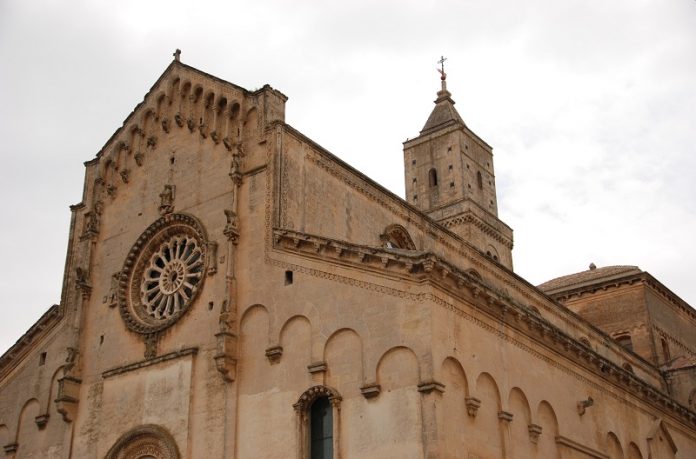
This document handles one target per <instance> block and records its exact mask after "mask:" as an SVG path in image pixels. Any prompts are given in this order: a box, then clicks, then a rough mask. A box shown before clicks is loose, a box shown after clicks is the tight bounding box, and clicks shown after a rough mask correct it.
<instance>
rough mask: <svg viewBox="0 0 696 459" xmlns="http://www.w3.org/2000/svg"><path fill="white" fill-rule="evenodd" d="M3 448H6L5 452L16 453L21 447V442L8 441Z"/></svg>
mask: <svg viewBox="0 0 696 459" xmlns="http://www.w3.org/2000/svg"><path fill="white" fill-rule="evenodd" d="M2 449H3V450H5V454H13V453H16V452H17V450H18V449H19V443H17V442H15V443H8V444H6V445H4V446H3V447H2Z"/></svg>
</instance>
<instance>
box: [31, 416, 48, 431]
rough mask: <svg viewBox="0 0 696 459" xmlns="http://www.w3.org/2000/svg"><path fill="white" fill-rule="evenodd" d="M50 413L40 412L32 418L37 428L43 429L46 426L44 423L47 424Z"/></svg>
mask: <svg viewBox="0 0 696 459" xmlns="http://www.w3.org/2000/svg"><path fill="white" fill-rule="evenodd" d="M49 417H50V415H49V414H48V413H46V414H40V415H38V416H36V417H35V418H34V422H35V423H36V427H38V428H39V430H43V429H44V428H45V427H46V424H48V418H49Z"/></svg>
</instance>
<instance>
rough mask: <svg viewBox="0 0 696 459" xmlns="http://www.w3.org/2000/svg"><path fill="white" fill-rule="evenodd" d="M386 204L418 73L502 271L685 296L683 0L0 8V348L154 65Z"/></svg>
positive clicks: (52, 280)
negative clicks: (273, 126) (247, 95)
mask: <svg viewBox="0 0 696 459" xmlns="http://www.w3.org/2000/svg"><path fill="white" fill-rule="evenodd" d="M177 47H178V48H181V49H182V61H183V62H185V63H187V64H189V65H192V66H194V67H197V68H199V69H201V70H204V71H206V72H208V73H211V74H213V75H216V76H218V77H220V78H223V79H226V80H228V81H231V82H233V83H236V84H238V85H241V86H243V87H245V88H247V89H255V88H259V87H261V86H262V85H264V84H265V83H268V84H270V85H271V86H273V87H275V88H276V89H279V90H280V91H282V92H283V93H285V94H286V95H288V96H289V98H290V99H289V101H288V104H287V110H286V121H287V122H288V123H289V124H291V125H293V126H294V127H295V128H297V129H299V130H300V131H302V132H303V133H304V134H306V135H307V136H309V137H310V138H312V139H313V140H315V141H316V142H318V143H319V144H320V145H322V146H323V147H325V148H327V149H328V150H329V151H331V152H333V153H334V154H335V155H337V156H338V157H340V158H341V159H343V160H344V161H346V162H348V163H349V164H351V165H352V166H354V167H356V168H357V169H358V170H360V171H362V172H364V173H365V174H367V175H368V176H370V177H372V178H373V179H374V180H376V181H377V182H379V183H380V184H382V185H384V186H385V187H387V188H388V189H390V190H392V191H393V192H395V193H397V194H398V195H400V196H403V164H402V161H403V160H402V145H401V143H402V142H403V141H404V140H406V138H409V137H415V136H416V135H418V132H419V131H420V129H421V128H422V126H423V124H424V123H425V120H426V119H427V117H428V114H429V113H430V111H431V109H432V106H433V103H432V102H433V100H434V99H435V93H436V91H437V90H438V87H439V79H438V74H437V72H436V67H437V64H436V62H437V60H438V58H439V57H440V55H445V56H446V57H447V58H448V60H447V62H446V71H447V74H448V80H447V81H448V89H449V90H450V91H451V92H452V94H453V98H454V100H455V101H456V102H457V105H456V107H457V109H458V110H459V113H460V114H461V115H462V117H463V118H464V120H465V122H466V123H467V125H468V126H469V127H470V128H471V129H472V130H473V131H474V132H476V133H477V134H478V135H479V136H481V137H482V138H483V139H484V140H486V141H487V142H488V143H489V144H491V145H492V146H493V148H494V155H495V168H496V175H497V177H496V180H497V186H498V203H499V213H500V217H501V219H502V220H503V221H505V222H506V223H507V224H508V225H510V226H511V227H512V228H513V229H514V231H515V248H514V250H513V259H514V264H515V271H516V272H517V273H518V274H520V275H521V276H522V277H524V278H526V279H527V280H529V281H530V282H532V283H534V284H539V283H541V282H543V281H546V280H548V279H550V278H553V277H557V276H559V275H563V274H569V273H572V272H577V271H581V270H584V269H587V266H588V265H589V264H590V263H591V262H594V263H595V264H597V265H598V266H606V265H615V264H630V265H638V266H640V267H641V268H642V269H644V270H646V271H648V272H650V273H651V274H653V275H654V276H655V277H657V278H658V279H659V280H660V281H662V282H663V283H664V284H665V285H667V287H669V288H670V289H671V290H672V291H674V292H675V293H676V294H678V295H680V296H681V297H682V298H683V299H684V300H686V301H687V302H689V303H690V304H692V305H696V279H695V278H694V275H695V273H696V240H695V238H694V232H695V230H696V129H695V124H696V1H695V0H630V1H629V0H612V1H606V0H597V1H594V0H563V1H552V0H525V1H519V0H498V1H490V0H489V1H485V0H459V1H425V0H418V1H404V0H399V1H376V0H373V1H362V0H352V1H340V2H337V1H321V2H320V1H318V0H317V1H280V0H279V1H267V0H253V1H251V0H249V1H245V2H239V1H224V2H223V1H221V2H206V1H195V2H193V1H186V2H183V1H172V0H168V1H161V2H159V1H134V0H119V1H95V0H85V1H65V0H61V1H58V0H55V1H45V2H40V1H32V0H0V139H2V144H1V145H2V146H1V149H0V151H1V152H2V167H0V215H1V216H2V217H1V219H2V225H0V236H1V237H0V249H1V250H2V262H1V263H0V273H1V274H2V275H1V276H0V287H1V290H0V291H2V293H3V295H2V300H0V312H1V313H2V319H0V352H3V351H4V350H5V349H7V348H8V347H9V346H11V345H12V344H13V343H14V342H15V340H17V339H18V338H19V337H20V336H21V335H22V333H24V332H25V331H26V330H27V329H28V327H30V326H31V324H32V323H34V322H35V321H36V320H37V319H38V318H39V317H40V315H41V314H42V313H43V312H44V311H45V310H46V309H47V308H48V307H50V306H51V305H52V304H54V303H57V302H58V301H59V299H60V287H61V281H62V271H63V265H64V262H65V252H66V246H67V238H68V226H69V220H70V212H69V209H68V206H69V205H70V204H75V203H78V202H80V200H81V194H82V186H83V173H84V166H83V164H82V163H83V162H84V161H86V160H89V159H91V158H93V157H94V155H95V154H96V153H97V152H98V151H99V149H100V148H101V147H102V145H103V144H104V143H105V142H106V140H107V139H108V138H109V137H110V136H111V134H112V133H113V132H114V131H115V130H116V129H117V128H118V127H119V126H120V125H121V123H122V122H123V120H124V119H125V117H126V116H127V115H128V114H129V113H130V112H131V110H132V109H133V107H134V106H135V105H136V104H137V103H138V102H140V101H141V100H142V97H143V96H144V95H145V93H146V92H147V90H148V89H149V88H150V86H151V85H152V84H153V83H154V82H155V80H156V79H157V78H158V77H159V75H160V74H161V73H162V71H164V69H165V68H166V66H167V65H168V64H169V62H170V60H171V59H172V52H173V51H174V49H175V48H177Z"/></svg>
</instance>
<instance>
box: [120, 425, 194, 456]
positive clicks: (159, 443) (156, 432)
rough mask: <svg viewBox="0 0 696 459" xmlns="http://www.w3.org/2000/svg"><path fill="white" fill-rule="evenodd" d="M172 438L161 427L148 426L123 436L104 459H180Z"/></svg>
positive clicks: (137, 428)
mask: <svg viewBox="0 0 696 459" xmlns="http://www.w3.org/2000/svg"><path fill="white" fill-rule="evenodd" d="M180 457H181V455H180V454H179V448H178V447H177V446H176V441H175V440H174V437H172V435H171V434H170V433H169V432H168V431H167V430H166V429H164V428H163V427H160V426H156V425H154V424H148V425H144V426H140V427H136V428H135V429H132V430H131V431H129V432H127V433H125V434H123V435H122V436H121V438H119V439H118V441H116V443H115V444H114V446H112V447H111V449H110V450H109V452H108V453H106V459H180Z"/></svg>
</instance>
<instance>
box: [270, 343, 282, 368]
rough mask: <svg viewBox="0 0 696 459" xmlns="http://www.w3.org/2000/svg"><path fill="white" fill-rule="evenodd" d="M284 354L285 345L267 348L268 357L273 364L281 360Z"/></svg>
mask: <svg viewBox="0 0 696 459" xmlns="http://www.w3.org/2000/svg"><path fill="white" fill-rule="evenodd" d="M282 355H283V346H271V347H269V348H268V349H266V358H267V359H268V361H269V362H270V363H271V364H275V363H278V362H280V357H281V356H282Z"/></svg>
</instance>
